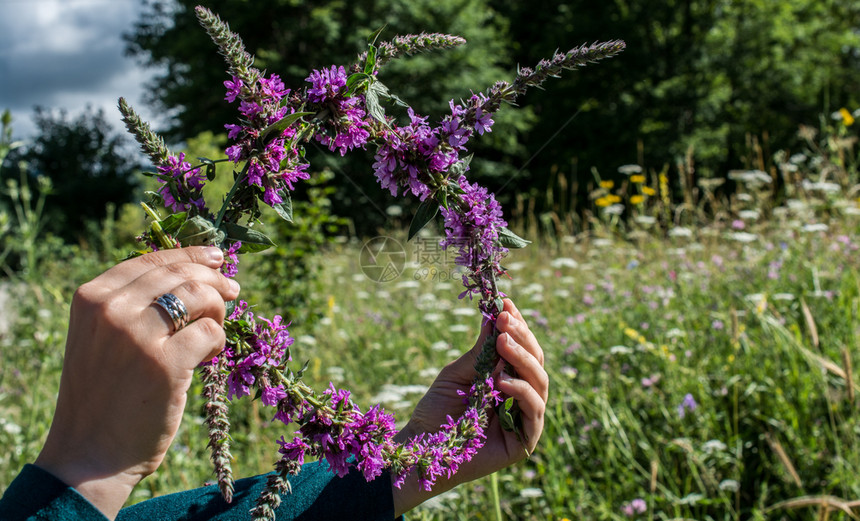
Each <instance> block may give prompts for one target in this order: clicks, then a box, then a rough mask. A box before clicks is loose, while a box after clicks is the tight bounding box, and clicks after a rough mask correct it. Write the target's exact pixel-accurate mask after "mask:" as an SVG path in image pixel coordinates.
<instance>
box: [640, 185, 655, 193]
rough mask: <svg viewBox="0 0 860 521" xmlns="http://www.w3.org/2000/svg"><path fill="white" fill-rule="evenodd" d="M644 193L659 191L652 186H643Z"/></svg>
mask: <svg viewBox="0 0 860 521" xmlns="http://www.w3.org/2000/svg"><path fill="white" fill-rule="evenodd" d="M642 193H643V194H645V195H654V194H656V193H657V190H654V189H653V188H651V187H650V186H643V187H642Z"/></svg>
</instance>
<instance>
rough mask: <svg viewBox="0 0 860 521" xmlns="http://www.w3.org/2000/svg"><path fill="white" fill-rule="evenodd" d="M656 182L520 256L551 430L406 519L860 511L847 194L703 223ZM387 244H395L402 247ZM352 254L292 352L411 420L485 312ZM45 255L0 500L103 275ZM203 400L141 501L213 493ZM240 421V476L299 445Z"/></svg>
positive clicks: (14, 299)
mask: <svg viewBox="0 0 860 521" xmlns="http://www.w3.org/2000/svg"><path fill="white" fill-rule="evenodd" d="M652 179H653V186H654V188H653V191H654V192H655V193H657V194H658V195H657V197H655V198H654V199H653V201H655V202H654V204H653V205H652V206H650V207H647V208H650V210H648V211H647V212H645V211H643V215H645V216H646V217H650V219H649V218H646V219H638V220H637V219H630V220H628V221H626V222H622V221H620V220H618V219H616V218H615V217H614V214H613V213H612V212H611V211H609V212H607V211H604V210H600V209H596V210H595V213H594V215H593V218H592V220H591V224H590V227H589V231H588V232H587V233H582V234H579V235H576V236H573V235H570V234H559V235H557V236H556V237H557V238H556V239H551V238H547V239H543V240H542V241H539V242H537V243H536V244H533V245H531V246H530V247H528V248H526V249H524V250H518V251H515V252H512V254H511V255H510V257H509V259H508V262H507V267H508V268H509V270H510V273H511V276H512V278H511V279H510V280H505V281H503V283H502V289H503V291H505V292H506V293H507V294H508V295H510V296H511V297H512V298H513V299H514V301H515V302H516V304H517V305H518V306H519V308H520V309H521V310H522V311H523V314H524V315H525V316H526V319H527V320H528V322H529V323H530V325H531V327H532V329H533V330H534V332H535V334H536V335H537V337H538V338H539V340H540V341H541V344H542V346H543V348H544V350H545V353H546V367H547V371H548V373H549V375H550V379H551V391H550V400H549V404H548V408H547V415H546V430H545V432H544V434H543V437H542V439H541V441H540V444H539V446H538V449H537V451H536V452H535V453H534V454H533V455H532V456H531V458H530V459H528V460H527V461H524V462H522V463H520V464H518V465H515V466H513V467H510V468H508V469H506V470H504V471H501V472H499V473H498V474H497V475H496V476H494V477H492V478H490V477H488V478H484V479H482V480H479V481H477V482H474V483H471V484H468V485H465V486H462V487H459V488H457V489H455V490H453V491H451V492H449V493H447V494H444V495H442V496H440V497H438V498H435V499H434V500H432V501H430V502H428V503H426V504H425V505H423V506H421V507H419V508H418V509H416V510H415V511H414V512H412V513H411V514H410V516H409V518H410V519H419V520H443V519H444V520H447V519H478V520H483V519H486V520H494V521H495V520H497V519H499V518H503V519H522V520H545V519H553V520H562V519H615V520H620V519H641V520H655V519H659V520H669V519H696V520H742V519H743V520H748V519H750V520H758V519H812V518H816V519H849V518H851V519H854V518H856V517H857V514H855V513H854V511H855V510H856V509H857V508H858V506H860V502H858V501H856V500H857V499H858V498H860V481H858V479H857V476H858V473H860V441H858V440H860V421H858V412H857V406H858V403H857V402H858V398H857V394H858V392H860V384H858V378H857V376H856V375H855V374H854V373H855V372H856V371H855V370H854V369H853V368H854V367H856V366H857V360H858V355H857V348H856V345H855V344H856V338H857V332H858V326H860V318H858V308H860V278H858V267H860V266H858V264H860V260H858V256H857V251H858V249H860V243H858V240H857V231H858V225H860V215H858V209H857V203H856V201H854V199H853V197H854V195H853V194H852V192H850V190H849V189H845V188H846V187H848V186H850V185H849V184H848V183H843V188H844V189H843V190H842V191H841V192H840V193H838V194H836V195H833V194H830V195H827V194H825V195H824V196H821V194H817V195H816V197H807V196H808V195H810V193H811V192H803V193H801V192H791V191H789V196H790V200H789V201H787V202H785V203H784V204H780V205H774V204H772V201H765V202H764V203H763V202H762V200H761V195H762V194H761V193H760V192H756V191H755V190H752V189H750V190H747V189H746V188H744V187H740V188H739V189H738V191H737V193H735V194H734V195H732V196H731V200H730V201H728V202H727V203H726V205H725V206H724V208H723V210H724V212H725V214H726V215H727V216H728V218H713V219H711V220H709V221H705V220H703V219H698V220H697V219H693V220H690V217H689V215H691V214H695V213H696V212H697V211H698V210H697V208H699V209H700V208H701V206H697V204H698V203H697V202H696V200H693V198H692V197H685V202H684V204H686V205H687V206H688V207H689V208H688V209H690V208H692V210H691V211H688V212H686V213H685V212H679V211H677V210H678V209H677V208H668V207H663V206H660V205H661V204H662V202H663V201H665V199H664V198H661V197H659V190H660V182H661V179H660V177H659V175H658V173H653V174H652ZM855 181H856V180H855ZM634 188H635V187H634ZM819 188H820V187H819ZM625 189H629V186H628V188H625ZM685 190H686V189H685ZM810 190H812V191H813V192H814V191H815V190H818V188H815V187H812V188H810ZM744 194H745V196H743V197H742V195H744ZM705 195H707V196H708V198H707V200H706V198H705V197H702V198H701V200H702V201H705V202H706V203H707V204H709V205H711V206H712V207H713V206H714V204H715V199H714V198H713V197H712V196H711V195H710V194H709V193H705ZM595 197H607V194H606V189H605V188H604V191H603V192H599V193H596V195H595ZM622 199H623V198H622ZM642 208H646V207H644V206H643V207H642ZM743 212H746V213H743ZM756 212H757V213H756ZM714 214H716V215H718V214H719V212H714ZM760 215H766V217H767V218H765V217H759V216H760ZM666 216H668V217H669V219H668V220H667V219H666ZM672 216H675V217H674V218H673V217H672ZM678 216H681V217H678ZM667 223H671V224H667ZM521 231H522V234H523V235H529V233H528V230H521ZM385 233H387V234H388V235H391V236H392V237H394V238H396V239H399V240H401V242H404V243H405V240H404V239H405V237H403V232H402V231H396V230H387V231H386V232H385ZM433 233H434V232H433V231H432V230H431V231H430V232H428V234H429V235H430V236H431V237H432V235H433ZM361 247H362V241H361V240H357V239H353V240H351V241H347V242H345V243H343V244H341V245H339V246H338V247H335V248H333V249H331V250H330V251H328V252H326V253H325V254H323V255H322V256H320V257H319V259H318V260H319V262H320V263H321V265H322V269H323V272H322V273H323V274H322V277H321V278H320V279H319V280H318V281H316V282H315V283H314V284H315V290H314V295H315V298H316V300H317V301H318V302H320V303H322V306H323V307H324V310H323V313H322V319H321V320H319V321H317V322H316V323H314V324H312V325H310V324H300V323H296V324H293V325H292V327H291V333H292V335H293V336H294V337H295V338H296V343H295V345H294V346H293V358H294V359H295V360H297V361H298V362H299V363H301V362H303V361H305V360H307V362H308V369H307V373H306V380H307V381H308V382H309V383H310V384H311V385H313V386H314V387H316V388H318V389H321V388H323V387H325V386H327V385H328V382H330V381H333V382H335V383H336V384H337V385H339V386H343V387H346V388H348V389H350V390H351V391H352V392H353V396H354V397H355V399H356V400H357V401H358V403H360V404H361V405H362V406H363V407H369V406H370V405H372V404H374V403H377V402H381V403H383V404H384V405H385V407H386V409H387V410H389V411H393V412H395V413H396V415H397V418H398V420H399V421H401V422H402V421H404V420H405V419H406V418H408V416H409V413H410V411H411V408H412V407H413V406H414V404H415V403H416V402H417V400H418V398H420V396H421V394H422V392H423V390H424V389H426V387H427V386H429V385H430V383H431V382H432V379H433V377H434V376H435V375H436V374H437V373H438V371H439V369H440V368H442V367H443V366H444V365H445V364H446V363H447V362H449V361H451V360H453V359H454V358H456V357H457V356H459V355H460V354H461V353H462V352H464V351H465V350H467V349H469V348H470V347H471V346H472V344H473V342H474V341H475V339H476V337H477V334H478V331H479V326H480V317H479V316H478V314H477V312H476V311H475V308H474V305H473V303H470V302H469V301H468V300H458V299H457V295H458V294H459V293H460V291H461V289H460V282H459V276H458V275H457V274H456V273H455V272H454V271H453V267H452V265H451V264H450V263H446V262H444V261H445V260H446V259H445V258H442V259H437V260H436V261H433V262H430V261H429V260H427V259H426V258H425V259H422V258H421V257H420V255H419V254H418V253H417V252H416V251H415V250H414V246H413V245H407V248H408V250H409V253H408V255H407V259H408V261H409V262H407V264H406V266H405V269H404V271H403V272H402V273H401V274H400V276H399V277H397V278H396V279H395V280H392V281H389V282H385V283H379V282H374V281H373V280H371V279H370V278H368V277H367V276H365V275H364V274H363V272H362V269H361V266H360V264H361V262H360V249H361ZM38 258H39V259H40V261H39V262H40V270H39V271H38V273H37V274H35V275H33V274H31V275H30V276H19V277H15V278H12V279H10V280H9V281H8V282H7V283H6V284H5V286H4V288H5V291H6V292H8V293H9V294H10V300H8V301H7V303H6V304H5V306H6V307H7V309H13V310H14V313H12V314H11V315H10V324H9V325H8V328H7V329H6V330H5V331H2V336H0V349H2V360H3V361H2V366H0V367H1V368H2V369H0V446H3V447H6V449H7V450H5V451H0V490H2V489H5V487H6V486H7V485H8V484H9V482H10V481H11V480H12V479H13V478H14V476H15V474H16V473H17V472H18V470H19V469H20V467H21V466H22V465H23V464H24V463H26V462H30V461H33V459H34V458H35V456H36V455H37V453H38V450H39V448H40V446H41V442H42V440H43V439H44V436H45V435H46V431H47V428H48V426H49V425H50V420H51V414H52V410H53V405H54V401H55V399H56V392H57V387H58V383H59V374H60V370H61V367H62V350H63V343H64V337H65V329H66V326H67V315H68V302H69V301H70V299H71V295H72V293H73V291H74V289H75V287H76V286H77V285H79V284H80V283H82V282H84V281H86V280H88V279H89V278H91V277H93V276H95V275H96V274H98V273H99V272H100V271H101V270H103V269H104V268H105V267H107V265H109V264H110V263H109V262H108V261H106V260H105V255H104V254H101V255H98V254H96V253H93V252H89V251H86V250H80V249H74V250H70V251H65V252H62V254H51V255H48V254H45V255H40V256H39V257H38ZM243 263H244V264H243V266H242V267H243V269H244V271H243V276H244V277H245V278H243V279H241V282H242V284H243V293H244V296H245V297H246V298H248V300H250V301H255V302H258V303H260V304H261V310H263V312H264V313H265V309H266V284H265V277H259V276H257V278H254V277H255V271H254V267H255V261H254V260H253V259H247V260H243ZM258 275H259V274H258ZM200 387H201V386H200V383H199V382H197V383H195V384H194V388H193V389H192V392H191V394H192V399H190V400H189V404H188V407H187V410H186V417H185V421H184V422H183V425H182V427H181V429H180V432H179V434H178V436H177V438H176V441H175V443H174V445H173V447H172V449H171V451H170V453H169V454H168V457H167V459H166V461H165V464H164V465H163V467H162V468H161V469H160V470H159V472H158V473H156V474H155V475H153V476H150V477H149V478H147V479H146V480H144V482H143V483H141V485H140V486H139V487H138V488H137V489H136V490H135V492H134V495H133V496H132V498H131V499H130V502H137V501H140V500H143V499H146V498H149V497H152V496H155V495H161V494H165V493H169V492H173V491H177V490H183V489H187V488H189V487H195V486H199V485H202V484H203V483H205V482H207V481H208V480H211V479H212V477H213V474H212V470H211V467H210V464H209V462H208V452H207V450H206V434H205V432H204V427H203V425H202V419H201V416H200V412H201V408H202V401H201V399H200V398H199V392H200V390H201V389H200ZM232 409H233V416H232V425H233V430H232V436H233V438H234V443H233V449H232V452H233V455H234V456H235V460H236V461H235V465H234V468H235V470H236V473H237V475H239V476H247V475H252V474H257V473H262V472H267V471H269V470H270V469H271V465H272V463H273V461H274V460H275V457H276V448H277V446H276V445H275V443H274V439H276V438H277V437H280V436H281V435H289V433H288V432H285V431H284V429H283V427H279V426H277V425H274V424H272V423H270V421H269V420H270V418H271V413H270V412H269V411H267V410H265V408H264V407H262V406H261V405H260V403H259V402H256V401H249V400H247V399H246V400H244V401H239V402H237V403H236V404H235V405H234V406H233V407H232Z"/></svg>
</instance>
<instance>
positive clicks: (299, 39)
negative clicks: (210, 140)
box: [126, 0, 533, 231]
mask: <svg viewBox="0 0 860 521" xmlns="http://www.w3.org/2000/svg"><path fill="white" fill-rule="evenodd" d="M197 3H198V2H196V1H191V0H148V1H147V2H146V4H145V5H146V8H145V10H144V13H143V14H142V15H141V17H140V20H139V21H138V22H137V23H136V24H135V28H134V30H133V32H132V33H130V34H128V35H126V42H127V45H128V47H127V49H128V52H129V53H130V54H131V55H133V56H136V57H138V58H140V59H142V60H143V62H144V63H146V64H148V65H150V66H153V67H164V69H163V70H164V73H163V74H161V75H159V76H158V77H157V78H156V79H155V81H154V83H153V85H152V86H151V87H152V95H151V99H150V101H151V102H152V103H154V104H155V105H156V106H158V107H160V108H162V109H164V110H163V112H169V113H172V114H175V118H174V119H173V121H172V124H171V126H170V128H168V129H165V132H164V133H165V135H166V136H167V137H168V138H169V139H172V140H179V139H186V138H188V137H191V136H195V135H197V134H199V133H200V132H203V131H206V130H213V129H214V130H217V129H222V128H223V125H224V124H225V123H232V122H234V121H235V119H236V117H237V113H236V110H235V106H231V105H229V104H228V103H226V102H225V101H224V100H223V98H224V89H223V87H222V84H223V82H224V80H226V79H228V78H227V77H226V76H225V73H224V63H223V60H222V58H221V56H219V55H218V53H217V51H216V48H215V46H214V45H213V44H212V42H211V41H210V40H209V37H208V36H207V35H206V33H205V32H204V31H203V30H202V29H201V28H200V27H199V25H198V23H197V21H196V19H195V17H194V13H193V8H194V6H195V5H196V4H197ZM207 7H209V8H210V9H212V10H213V11H214V12H216V13H217V14H218V15H219V16H220V17H221V18H222V19H223V20H225V21H227V22H228V23H229V24H230V27H231V29H232V30H233V31H235V32H237V33H238V34H240V35H241V36H242V38H243V40H244V41H245V44H246V48H247V50H248V51H249V52H250V53H252V54H254V55H255V56H256V66H257V67H259V68H261V69H266V70H268V72H270V73H278V74H280V75H281V78H282V79H283V80H284V83H285V84H286V86H287V87H288V88H293V89H298V88H303V87H304V86H306V85H308V84H307V83H306V82H305V78H306V77H307V76H308V75H309V73H310V71H311V70H312V69H321V68H323V67H328V66H330V65H331V64H344V65H348V64H350V63H353V62H355V61H356V58H357V55H358V54H359V53H360V52H362V51H364V50H365V49H366V47H367V38H368V36H369V35H371V34H372V33H373V32H374V31H376V30H377V29H380V28H383V27H384V29H383V32H382V34H381V36H380V39H381V40H385V39H389V38H391V37H393V36H395V35H398V34H407V33H417V32H445V33H451V34H457V35H460V36H463V37H464V38H466V40H467V42H468V43H467V44H466V45H465V46H464V47H462V48H456V49H451V50H447V51H440V52H435V53H428V54H421V55H416V56H412V57H408V58H403V59H401V60H396V61H394V62H392V63H390V64H389V65H386V66H385V68H384V69H383V71H382V72H381V73H380V79H382V80H383V81H384V82H385V84H386V85H388V86H389V87H390V88H391V91H392V92H393V93H395V94H397V95H398V96H399V97H401V98H402V99H404V100H406V101H407V102H408V103H409V104H410V105H412V106H413V107H415V109H416V111H418V112H420V113H423V114H429V115H431V118H432V119H437V118H439V117H440V116H441V115H442V114H443V113H444V112H445V111H447V110H448V100H450V99H456V100H459V99H460V98H464V97H468V96H469V95H471V92H470V89H472V90H476V91H477V90H483V89H485V88H487V87H489V86H490V85H492V84H493V83H494V82H496V81H498V80H502V79H512V78H513V76H514V74H515V72H516V69H515V67H514V66H513V62H512V61H511V60H510V59H509V57H508V51H507V42H506V38H505V34H506V32H507V26H508V22H507V20H506V19H505V18H503V17H499V16H497V15H496V13H495V12H494V11H493V10H492V9H490V8H489V7H488V6H487V1H486V0H416V1H414V2H400V1H397V0H355V1H352V2H345V1H343V0H322V1H315V2H306V1H298V0H274V1H270V2H245V1H220V2H219V1H215V2H209V3H208V4H207ZM347 20H348V21H349V23H346V21H347ZM391 110H392V113H395V114H397V112H396V111H397V110H400V111H401V113H402V109H399V108H397V107H392V108H391ZM529 114H530V111H529V110H506V111H504V112H503V113H502V114H500V115H499V117H498V118H497V120H496V127H495V130H494V132H493V133H492V134H490V135H487V136H485V137H484V138H482V139H481V140H476V141H475V143H476V144H477V146H478V148H477V149H476V151H477V154H476V156H477V157H479V158H481V159H479V160H477V161H476V162H475V163H473V167H474V168H473V169H474V171H475V172H477V173H480V174H482V175H485V176H490V177H495V178H496V179H499V181H498V183H499V184H501V183H502V182H504V181H503V180H504V179H505V178H506V177H509V176H510V175H512V174H513V173H514V170H513V166H512V164H513V161H511V160H510V158H511V157H516V156H522V155H524V153H525V149H524V148H523V147H522V146H521V145H520V142H519V140H518V139H517V137H518V135H519V134H520V133H521V132H522V131H524V130H525V129H527V128H528V127H529V125H531V124H532V123H533V118H530V117H529ZM402 115H403V116H404V117H405V113H403V114H402ZM432 119H431V120H432ZM308 154H309V159H310V160H311V163H312V164H313V165H315V167H316V168H319V169H322V168H330V169H332V170H334V171H335V172H336V174H337V175H336V177H335V180H334V183H335V185H336V186H337V193H336V194H334V196H333V199H334V200H335V206H336V212H337V213H338V214H339V215H361V216H362V218H361V219H360V220H358V224H359V225H360V226H362V227H363V230H365V231H367V230H373V229H374V228H375V227H376V226H378V225H379V224H381V222H382V221H383V220H384V219H386V218H387V216H386V215H385V213H384V212H381V211H380V212H375V211H371V212H368V211H367V208H368V206H370V207H373V206H375V207H377V208H385V207H386V206H388V205H389V204H391V200H390V199H389V198H388V196H387V195H386V194H384V193H383V191H382V190H379V189H378V187H377V186H376V181H375V179H374V177H373V175H372V174H371V172H372V170H371V168H370V165H371V163H372V157H371V156H372V151H369V152H368V153H367V154H364V157H361V156H362V155H361V154H351V155H350V156H348V157H347V158H346V160H342V159H341V158H339V157H335V156H333V155H332V154H330V153H328V152H325V153H324V154H320V153H318V151H316V150H314V149H313V147H310V149H309V151H308ZM321 156H324V157H321ZM368 199H369V200H370V202H368Z"/></svg>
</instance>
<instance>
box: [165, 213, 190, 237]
mask: <svg viewBox="0 0 860 521" xmlns="http://www.w3.org/2000/svg"><path fill="white" fill-rule="evenodd" d="M187 218H188V213H187V212H179V213H174V214H170V215H168V216H167V217H165V218H164V219H162V220H160V221H158V224H160V225H161V229H162V230H163V231H164V233H166V234H168V235H176V233H177V232H179V229H180V228H182V225H183V224H185V220H186V219H187Z"/></svg>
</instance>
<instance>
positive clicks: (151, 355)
mask: <svg viewBox="0 0 860 521" xmlns="http://www.w3.org/2000/svg"><path fill="white" fill-rule="evenodd" d="M223 260H224V257H223V254H222V253H221V250H220V249H218V248H206V247H191V248H184V249H177V250H165V251H159V252H156V253H150V254H147V255H143V256H141V257H137V258H135V259H131V260H128V261H125V262H123V263H121V264H118V265H116V266H114V267H113V268H111V269H110V270H108V271H106V272H105V273H103V274H101V275H99V276H98V277H96V278H95V279H93V280H92V281H91V282H88V283H87V284H84V285H83V286H81V287H80V288H79V289H78V291H77V292H76V293H75V296H74V299H73V301H72V307H71V318H70V323H69V336H68V340H67V342H66V354H65V360H64V362H63V374H62V377H61V380H60V392H59V397H58V399H57V409H56V412H55V414H54V419H53V422H52V424H51V429H50V432H49V433H48V438H47V441H46V442H45V446H44V447H43V449H42V452H41V453H40V455H39V457H38V458H37V459H36V462H35V463H36V465H38V466H39V467H42V468H43V469H45V470H47V471H49V472H51V473H52V474H54V475H55V476H56V477H58V478H59V479H61V480H62V481H64V482H65V483H66V484H67V485H69V486H72V487H74V488H76V489H77V490H78V492H80V493H81V494H83V495H84V496H85V497H86V498H87V499H88V500H90V502H92V503H93V504H94V505H95V506H96V507H98V508H99V509H100V510H101V511H102V512H103V513H104V514H105V515H107V516H108V517H109V518H111V519H113V518H114V517H115V516H116V514H117V512H118V511H119V509H120V508H121V507H122V505H123V503H125V501H126V499H127V498H128V496H129V494H130V493H131V489H132V488H133V487H134V486H135V485H136V484H137V483H138V482H139V481H140V480H141V479H143V478H144V477H145V476H147V475H149V474H151V473H153V472H154V471H155V470H156V469H157V468H158V466H159V465H160V464H161V462H162V460H163V459H164V456H165V454H166V452H167V449H168V447H169V446H170V444H171V442H172V441H173V438H174V436H175V435H176V431H177V429H178V428H179V423H180V421H181V419H182V411H183V409H184V407H185V400H186V392H187V391H188V388H189V387H190V385H191V378H192V375H193V372H194V368H195V367H197V365H198V364H200V362H202V361H204V360H208V359H210V358H212V357H213V356H215V355H216V354H217V353H218V352H219V351H220V350H221V349H222V348H223V346H224V331H223V329H222V326H223V322H224V314H225V307H224V302H225V301H228V300H233V299H235V298H236V297H237V296H238V294H239V285H238V284H237V283H236V282H234V281H232V280H230V279H227V278H226V277H224V276H223V275H222V274H221V273H220V271H219V269H218V268H219V267H220V266H221V264H222V263H223ZM164 293H173V294H174V295H176V296H177V297H179V299H180V300H181V301H182V302H183V303H184V304H185V306H186V308H187V310H188V320H189V322H190V323H189V324H188V325H187V326H186V327H185V328H183V329H181V330H179V331H174V325H173V322H172V320H171V319H170V317H169V316H168V315H167V313H166V312H165V311H164V310H163V309H162V308H161V307H159V306H158V305H157V304H155V303H154V301H155V299H156V298H158V297H159V296H161V295H163V294H164Z"/></svg>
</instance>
